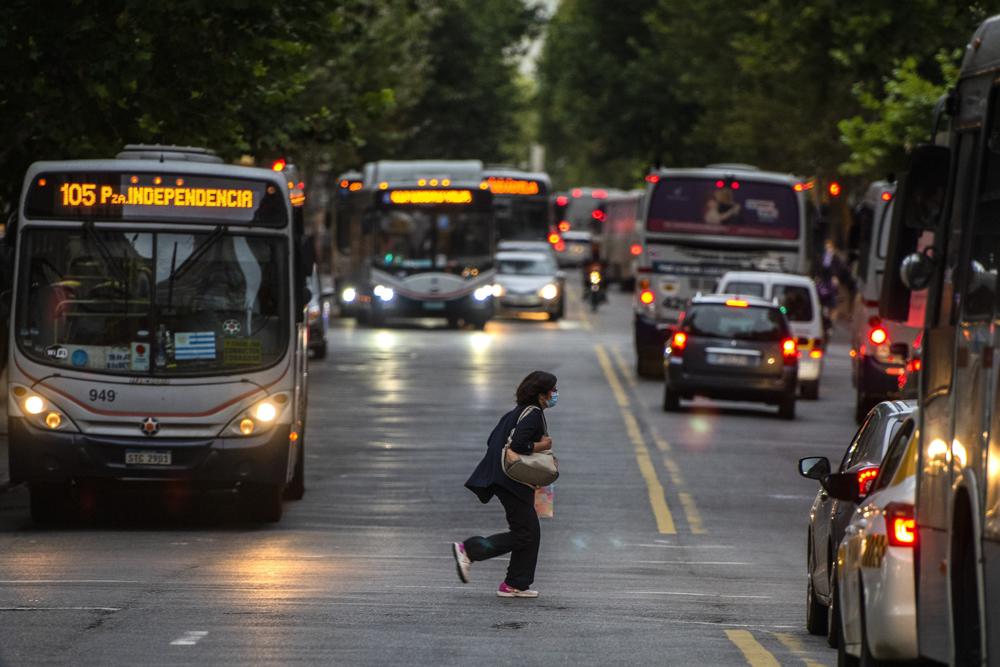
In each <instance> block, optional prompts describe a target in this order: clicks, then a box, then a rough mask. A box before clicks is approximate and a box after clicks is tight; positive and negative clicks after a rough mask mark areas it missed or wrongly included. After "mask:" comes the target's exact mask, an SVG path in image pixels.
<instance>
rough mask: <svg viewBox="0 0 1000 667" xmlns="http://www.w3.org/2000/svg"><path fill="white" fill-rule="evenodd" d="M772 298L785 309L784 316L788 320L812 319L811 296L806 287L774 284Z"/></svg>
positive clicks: (805, 320) (803, 320)
mask: <svg viewBox="0 0 1000 667" xmlns="http://www.w3.org/2000/svg"><path fill="white" fill-rule="evenodd" d="M774 298H775V299H777V300H778V303H780V304H781V307H782V308H784V309H785V316H786V317H787V318H788V319H789V321H791V322H811V321H812V319H813V307H812V297H811V296H810V294H809V288H808V287H805V286H803V285H775V286H774Z"/></svg>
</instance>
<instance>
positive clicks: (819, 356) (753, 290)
mask: <svg viewBox="0 0 1000 667" xmlns="http://www.w3.org/2000/svg"><path fill="white" fill-rule="evenodd" d="M715 291H716V292H717V293H718V294H735V295H739V296H758V297H763V298H765V299H769V300H772V299H773V300H777V301H778V303H779V304H781V306H782V309H783V310H784V312H785V316H786V317H787V318H788V324H789V325H791V327H792V333H793V334H795V337H796V338H797V339H798V343H799V387H800V390H801V392H802V397H803V398H810V399H816V398H819V380H820V376H821V375H822V373H823V355H824V349H825V343H826V341H825V340H824V339H823V313H822V310H821V309H820V303H819V293H818V292H817V291H816V285H815V284H814V283H813V281H812V280H811V279H809V278H807V277H805V276H799V275H794V274H791V273H778V272H773V273H772V272H768V271H729V272H727V273H726V274H725V275H723V276H722V279H721V280H719V285H718V287H717V288H716V290H715Z"/></svg>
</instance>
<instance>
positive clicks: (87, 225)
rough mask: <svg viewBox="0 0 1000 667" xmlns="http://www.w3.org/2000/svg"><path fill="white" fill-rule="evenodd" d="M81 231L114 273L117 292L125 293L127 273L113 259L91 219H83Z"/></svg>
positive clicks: (126, 289)
mask: <svg viewBox="0 0 1000 667" xmlns="http://www.w3.org/2000/svg"><path fill="white" fill-rule="evenodd" d="M83 232H84V235H85V236H86V237H87V240H88V241H90V243H91V245H93V246H94V247H95V248H96V249H97V252H98V253H100V255H101V259H103V260H104V264H105V266H107V267H108V270H110V271H111V273H113V274H114V275H113V276H112V277H113V278H114V279H115V281H116V284H115V287H116V288H117V289H118V291H119V292H121V293H122V294H125V295H127V294H128V275H127V274H126V272H125V271H123V270H122V267H121V266H120V265H119V264H118V262H117V261H115V256H114V255H113V254H112V253H111V249H110V248H108V245H107V244H106V243H105V242H104V239H102V238H101V237H100V235H99V234H98V233H97V228H96V227H95V226H94V221H93V220H86V221H84V223H83Z"/></svg>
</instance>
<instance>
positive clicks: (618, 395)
mask: <svg viewBox="0 0 1000 667" xmlns="http://www.w3.org/2000/svg"><path fill="white" fill-rule="evenodd" d="M594 350H595V351H596V352H597V361H598V362H599V363H600V364H601V370H603V371H604V377H605V378H606V379H607V381H608V384H609V385H610V386H611V392H612V393H613V394H614V395H615V401H616V402H617V403H618V407H619V408H620V409H621V413H622V419H624V420H625V430H626V432H627V433H628V437H629V440H631V441H632V446H633V447H634V448H635V459H636V462H637V463H638V464H639V472H640V473H641V474H642V478H643V480H644V481H645V482H646V490H647V491H648V494H649V504H650V507H652V509H653V517H654V518H655V519H656V528H657V530H658V531H659V532H660V533H661V534H663V535H673V534H675V533H677V527H676V526H675V525H674V517H673V514H671V513H670V506H669V505H667V497H666V494H665V493H664V491H663V484H661V483H660V478H659V477H658V476H657V474H656V468H655V467H654V466H653V459H652V457H651V456H650V454H649V447H647V446H646V441H645V440H644V439H643V437H642V431H641V430H640V429H639V423H638V422H637V421H636V419H635V415H633V414H632V413H631V412H630V411H629V410H628V396H626V395H625V390H624V389H622V385H621V382H620V381H619V380H618V377H617V376H616V375H615V371H614V368H612V366H611V361H610V360H609V359H608V353H607V352H606V351H605V350H604V348H603V347H602V346H601V345H595V346H594Z"/></svg>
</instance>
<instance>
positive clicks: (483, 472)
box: [465, 405, 546, 503]
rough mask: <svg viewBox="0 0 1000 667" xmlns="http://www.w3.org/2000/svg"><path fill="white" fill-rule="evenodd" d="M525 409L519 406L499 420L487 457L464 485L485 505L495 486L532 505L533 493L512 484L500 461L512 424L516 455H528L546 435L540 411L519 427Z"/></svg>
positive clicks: (532, 490)
mask: <svg viewBox="0 0 1000 667" xmlns="http://www.w3.org/2000/svg"><path fill="white" fill-rule="evenodd" d="M526 407H528V406H526V405H519V406H517V407H516V408H514V409H513V410H511V411H510V412H508V413H507V414H505V415H504V416H503V417H501V418H500V421H499V423H497V425H496V427H495V428H494V429H493V432H492V433H490V438H489V440H488V441H487V443H486V455H485V456H483V460H482V461H480V462H479V465H478V466H476V469H475V471H474V472H473V473H472V476H471V477H469V481H468V482H466V483H465V486H466V488H467V489H469V490H470V491H472V492H473V493H474V494H476V495H477V496H479V499H480V500H481V501H483V502H484V503H488V502H490V499H491V498H492V497H493V489H492V488H491V487H492V486H493V485H494V484H496V485H497V486H502V487H503V488H505V489H507V490H508V491H510V492H511V493H513V494H514V495H515V496H517V497H518V498H521V499H522V500H525V501H527V502H529V503H530V502H534V498H535V491H534V489H532V488H531V487H530V486H527V485H525V484H521V483H520V482H515V481H514V480H512V479H511V478H510V477H507V475H506V474H504V471H503V470H502V469H501V468H500V457H501V456H502V455H503V448H504V445H506V444H507V436H509V435H510V431H511V429H513V428H515V424H516V426H517V428H516V430H515V431H514V438H513V440H512V441H511V445H510V447H511V449H513V450H514V451H515V452H517V453H518V454H531V453H532V452H533V451H534V445H535V443H536V442H538V441H539V440H541V439H542V436H543V435H545V434H546V427H545V417H544V416H543V415H542V411H541V410H540V409H539V410H532V411H531V412H529V413H528V414H527V415H525V416H524V419H522V420H521V422H520V423H518V421H517V418H518V417H520V416H521V413H522V412H523V411H524V409H525V408H526Z"/></svg>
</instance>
